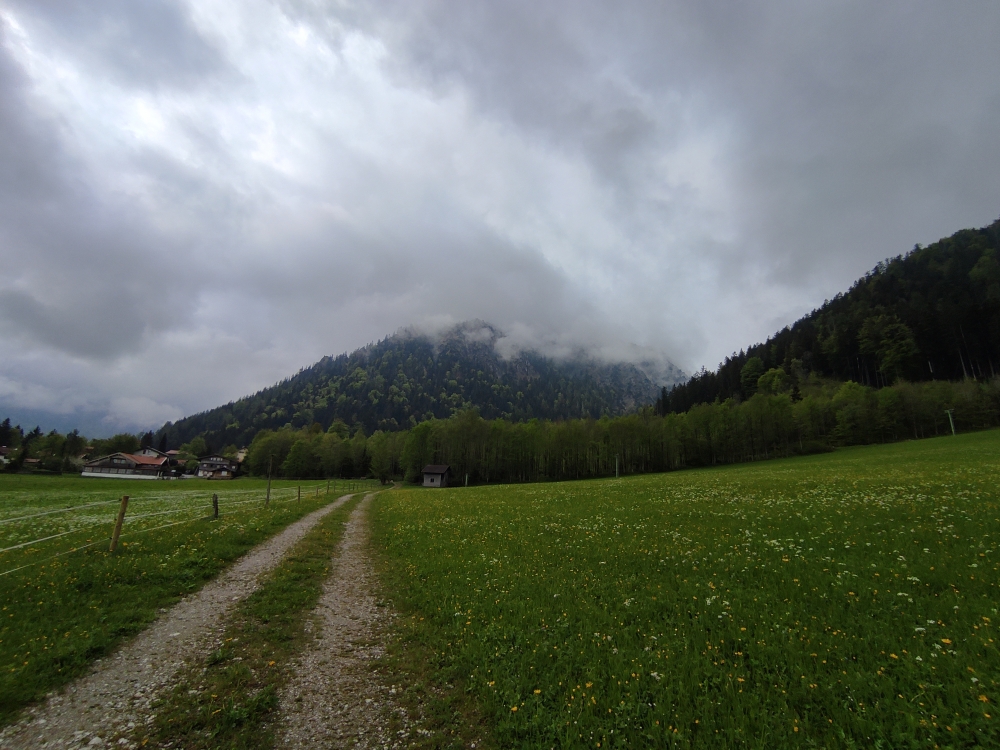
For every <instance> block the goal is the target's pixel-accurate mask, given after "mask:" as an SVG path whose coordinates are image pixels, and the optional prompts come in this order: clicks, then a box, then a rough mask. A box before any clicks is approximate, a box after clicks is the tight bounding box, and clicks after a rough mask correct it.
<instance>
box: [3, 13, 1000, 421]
mask: <svg viewBox="0 0 1000 750" xmlns="http://www.w3.org/2000/svg"><path fill="white" fill-rule="evenodd" d="M998 39H1000V4H998V3H996V2H993V1H992V0H990V1H988V2H987V1H984V2H953V3H941V2H914V1H913V0H907V1H906V2H902V1H901V2H879V3H872V2H850V1H849V0H836V1H835V2H821V1H818V0H817V1H812V2H807V3H803V2H801V1H800V0H795V1H794V2H793V1H789V2H766V3H765V2H739V3H735V2H731V1H728V0H727V1H726V2H721V1H720V2H715V1H713V0H690V1H689V2H664V1H662V0H657V1H655V2H654V1H652V0H651V1H650V2H616V3H607V2H583V1H581V0H572V1H568V0H567V1H566V2H561V1H559V0H550V1H548V2H537V0H533V1H531V2H528V1H524V2H520V1H514V2H505V1H501V0H482V1H477V0H462V1H457V0H456V1H454V2H449V3H445V2H434V1H433V0H429V1H424V0H399V1H398V2H393V1H389V2H359V3H354V2H351V1H350V0H340V1H331V2H324V1H323V0H273V1H268V0H191V1H190V2H186V1H185V0H90V1H89V2H86V3H81V2H79V1H78V0H0V417H2V416H4V415H5V414H12V415H19V416H21V417H22V418H24V419H28V418H32V419H34V418H35V417H36V416H37V417H38V419H42V420H43V421H44V420H48V422H49V424H48V425H45V424H43V427H45V426H57V427H60V428H61V429H65V428H66V427H69V426H73V425H75V424H78V425H80V426H81V427H84V428H85V430H86V431H87V432H88V433H89V434H96V433H98V432H104V433H110V432H114V431H117V430H119V429H129V430H135V429H138V428H145V427H155V426H157V425H159V424H162V423H163V422H164V421H165V420H168V419H171V420H172V419H177V418H179V417H181V416H184V415H186V414H190V413H192V412H195V411H199V410H202V409H205V408H209V407H212V406H216V405H219V404H221V403H225V402H226V401H229V400H231V399H235V398H238V397H240V396H242V395H245V394H247V393H250V392H253V391H255V390H257V389H259V388H261V387H264V386H267V385H270V384H272V383H273V382H275V381H277V380H279V379H281V378H283V377H285V376H287V375H290V374H292V373H294V372H296V371H297V370H298V369H299V368H301V367H303V366H307V365H309V364H311V363H312V362H314V361H316V360H317V359H319V358H320V357H321V356H323V355H325V354H337V353H340V352H343V351H347V350H352V349H354V348H356V347H358V346H361V345H364V344H366V343H367V342H369V341H373V340H377V339H379V338H381V337H383V336H385V335H386V334H389V333H392V332H393V331H395V330H397V329H399V328H401V327H404V326H412V325H416V326H422V327H424V328H428V329H433V328H435V327H440V326H442V325H445V324H448V323H452V322H458V321H461V320H466V319H471V318H481V319H484V320H487V321H490V322H493V323H494V324H496V325H498V326H500V327H501V328H502V329H504V330H506V331H507V332H508V333H510V334H511V336H513V337H515V338H517V339H518V340H519V341H523V342H525V343H528V344H531V343H536V344H541V345H543V346H544V347H546V348H547V349H548V350H558V348H560V347H561V348H566V347H577V346H587V347H589V348H591V350H592V351H595V352H597V353H601V354H603V355H605V356H609V357H614V356H631V355H633V354H634V353H635V352H637V351H646V352H650V351H652V352H660V353H662V354H663V355H665V356H666V357H669V358H670V359H671V360H672V361H673V362H674V363H676V364H677V365H678V366H679V367H681V368H683V369H685V370H686V371H688V372H692V371H694V370H697V369H698V368H700V367H701V366H702V365H706V366H708V367H710V368H711V367H714V366H715V365H717V364H718V362H719V361H720V360H721V359H722V358H723V357H724V356H725V355H726V354H728V353H730V352H732V351H734V350H738V349H740V348H742V347H744V346H746V345H748V344H751V343H753V342H756V341H759V340H763V339H764V338H765V337H767V336H768V335H769V334H771V333H773V332H774V331H775V330H777V329H779V328H780V327H782V326H784V325H785V324H787V323H791V322H792V321H793V320H795V319H796V318H797V317H799V316H800V315H802V314H804V313H806V312H808V311H809V310H811V309H813V308H814V307H816V306H818V305H820V304H822V302H823V300H824V299H825V298H828V297H831V296H833V295H834V294H836V293H837V292H838V291H842V290H844V289H846V288H847V286H849V285H850V283H851V282H852V281H853V280H854V279H855V278H857V277H858V276H860V275H862V274H863V273H864V272H865V271H867V270H869V269H870V268H871V267H872V266H874V265H875V263H877V262H878V261H879V260H881V259H883V258H885V257H887V256H893V255H897V254H899V253H903V252H906V251H907V250H908V249H910V248H911V247H912V246H913V245H914V243H918V242H919V243H923V244H927V243H929V242H933V241H934V240H936V239H938V238H939V237H942V236H945V235H948V234H951V233H952V232H954V231H956V230H958V229H961V228H965V227H976V226H983V225H985V224H988V223H990V222H992V221H993V220H995V219H996V218H997V217H998V216H1000V143H998V136H1000V44H998V43H997V40H998ZM553 347H555V349H553ZM38 415H41V416H38ZM57 415H61V416H57ZM32 426H33V423H32Z"/></svg>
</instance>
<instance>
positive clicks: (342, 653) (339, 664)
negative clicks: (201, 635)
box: [276, 495, 421, 748]
mask: <svg viewBox="0 0 1000 750" xmlns="http://www.w3.org/2000/svg"><path fill="white" fill-rule="evenodd" d="M372 497H373V495H368V496H366V497H365V499H364V500H363V501H362V502H361V503H360V504H359V505H358V507H357V508H355V509H354V511H353V512H352V513H351V518H350V520H349V521H348V523H347V527H346V528H345V529H344V536H343V539H342V540H341V542H340V545H339V547H338V549H337V554H336V556H335V558H334V561H333V568H332V570H331V573H330V576H329V578H327V581H326V584H325V585H324V587H323V594H322V595H321V597H320V601H319V604H318V605H317V607H316V610H315V611H314V613H313V618H312V621H311V623H310V624H309V626H308V627H311V628H312V630H313V632H314V633H315V635H316V640H315V641H314V643H313V645H312V646H311V647H310V648H308V649H306V650H305V651H304V652H303V653H302V655H301V656H300V657H299V659H298V660H297V662H296V663H295V664H294V665H293V666H292V674H293V676H292V678H291V680H290V682H289V684H288V686H287V687H286V688H285V690H284V691H283V693H282V695H281V704H280V705H281V709H280V710H281V716H282V718H281V720H280V722H279V724H278V726H277V727H276V729H277V731H276V736H277V743H276V744H277V747H278V748H329V747H352V748H397V747H407V746H408V745H409V742H408V739H409V737H410V735H411V732H413V731H415V732H416V733H421V731H420V729H419V727H418V726H417V724H419V721H411V720H410V718H409V717H408V716H407V714H406V711H405V710H404V709H403V708H401V707H400V706H399V704H398V702H397V701H396V700H395V696H396V694H397V690H401V688H397V687H396V686H395V685H389V684H386V681H385V680H383V679H381V677H380V676H379V675H378V674H377V673H376V672H375V671H374V670H373V667H374V661H375V660H376V659H378V658H380V657H381V656H382V655H383V654H384V652H385V646H384V644H385V639H386V633H387V629H388V626H389V625H390V623H391V617H392V615H391V612H390V611H389V609H388V608H387V607H385V606H379V604H378V597H377V593H376V592H377V581H376V578H375V574H374V573H373V572H372V570H371V565H370V563H369V560H368V513H367V511H368V506H369V504H370V503H371V499H372ZM317 631H318V632H317Z"/></svg>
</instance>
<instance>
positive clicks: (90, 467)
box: [80, 453, 170, 479]
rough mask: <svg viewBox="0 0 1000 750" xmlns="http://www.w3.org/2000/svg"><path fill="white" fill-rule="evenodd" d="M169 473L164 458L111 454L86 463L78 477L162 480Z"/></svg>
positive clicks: (168, 464)
mask: <svg viewBox="0 0 1000 750" xmlns="http://www.w3.org/2000/svg"><path fill="white" fill-rule="evenodd" d="M169 473H170V462H169V461H168V460H167V457H166V456H144V455H140V454H132V453H112V454H111V455H110V456H102V457H101V458H95V459H93V460H91V461H87V462H86V463H85V464H84V465H83V471H82V472H81V474H80V476H82V477H100V478H102V479H163V478H164V477H166V476H169Z"/></svg>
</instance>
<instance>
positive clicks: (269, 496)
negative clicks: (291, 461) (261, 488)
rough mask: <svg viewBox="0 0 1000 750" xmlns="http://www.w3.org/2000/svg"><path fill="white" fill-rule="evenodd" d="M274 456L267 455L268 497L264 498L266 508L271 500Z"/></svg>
mask: <svg viewBox="0 0 1000 750" xmlns="http://www.w3.org/2000/svg"><path fill="white" fill-rule="evenodd" d="M273 459H274V456H268V457H267V497H265V498H264V507H265V508H266V507H267V506H268V505H269V504H270V502H271V461H272V460H273Z"/></svg>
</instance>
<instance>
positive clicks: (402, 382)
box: [157, 321, 684, 450]
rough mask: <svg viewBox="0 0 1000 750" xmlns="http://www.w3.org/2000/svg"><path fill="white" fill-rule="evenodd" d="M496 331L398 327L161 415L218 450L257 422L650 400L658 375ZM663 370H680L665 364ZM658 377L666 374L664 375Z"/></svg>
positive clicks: (581, 412) (592, 406)
mask: <svg viewBox="0 0 1000 750" xmlns="http://www.w3.org/2000/svg"><path fill="white" fill-rule="evenodd" d="M501 338H502V334H501V333H500V332H499V331H497V330H496V329H495V328H493V327H492V326H490V325H488V324H485V323H482V322H481V321H475V322H470V323H464V324H462V325H459V326H457V327H455V328H454V329H452V330H451V331H449V332H448V333H446V334H445V335H444V336H442V337H440V338H435V339H432V338H430V337H427V336H423V335H417V334H413V333H399V334H396V335H394V336H390V337H388V338H386V339H384V340H382V341H380V342H378V343H376V344H370V345H368V346H366V347H363V348H361V349H358V350H357V351H354V352H352V353H350V354H342V355H340V356H338V357H324V358H323V359H322V360H320V361H319V362H317V363H316V364H315V365H313V366H312V367H309V368H307V369H305V370H302V371H301V372H299V373H298V374H297V375H295V376H294V377H292V378H290V379H288V380H285V381H283V382H281V383H278V384H277V385H275V386H272V387H270V388H265V389H264V390H262V391H259V392H258V393H255V394H254V395H252V396H248V397H246V398H242V399H240V400H238V401H235V402H233V403H229V404H227V405H225V406H221V407H218V408H216V409H212V410H210V411H206V412H203V413H201V414H196V415H194V416H191V417H186V418H185V419H182V420H179V421H178V422H175V423H172V424H171V423H169V422H168V423H167V424H165V425H164V426H163V427H162V428H161V429H160V431H159V432H158V433H157V440H159V438H160V437H161V436H163V435H166V439H167V444H168V445H169V446H171V447H176V446H178V445H180V444H182V443H185V442H187V441H189V440H191V439H192V438H194V437H196V436H198V435H201V436H203V437H204V438H205V440H206V441H207V442H208V444H209V445H210V446H212V447H213V448H215V449H216V450H218V449H220V448H222V447H223V446H225V445H237V446H239V445H249V443H250V441H251V440H252V439H253V437H254V435H255V434H257V432H258V431H259V430H262V429H265V428H270V429H277V428H280V427H283V426H285V425H291V426H292V427H303V426H308V425H311V424H313V423H314V422H318V423H319V424H320V425H321V426H322V427H323V428H324V429H326V428H327V427H328V426H329V425H330V424H331V423H332V422H333V421H335V420H338V419H339V420H342V421H343V422H345V423H346V424H348V425H361V426H362V427H364V429H365V431H366V432H368V433H369V434H370V433H371V432H373V431H374V430H376V429H381V430H395V429H400V428H404V427H411V426H413V425H415V424H417V423H418V422H420V421H423V420H426V419H430V418H432V417H437V418H444V417H449V416H451V415H452V414H454V413H456V412H457V411H460V410H462V409H467V408H470V407H475V408H477V409H478V410H479V412H480V414H481V415H482V416H483V417H485V418H487V419H494V418H498V417H502V418H505V419H508V420H512V421H521V420H527V419H531V418H535V417H537V418H541V419H554V420H558V419H569V418H574V417H595V418H596V417H601V416H603V415H612V416H614V415H619V414H624V413H626V412H629V411H631V410H634V409H635V408H637V407H639V406H642V405H645V404H651V403H652V402H653V401H654V399H655V398H656V395H657V393H658V391H659V386H661V385H663V384H664V383H662V382H661V383H654V382H653V380H652V379H651V378H650V377H649V376H648V375H646V374H645V373H644V372H643V371H642V370H641V369H640V368H639V367H637V366H635V365H633V364H628V363H618V364H606V363H601V362H597V361H593V360H589V359H586V358H583V357H581V358H577V359H575V360H569V361H557V360H553V359H550V358H547V357H544V356H542V355H540V354H538V353H536V352H521V353H519V354H517V355H515V356H513V357H511V358H509V359H505V358H504V357H503V356H501V354H500V352H499V351H498V349H497V343H498V342H499V341H500V340H501ZM666 377H667V378H672V380H675V381H677V380H681V379H682V378H683V377H684V375H683V373H681V372H680V371H679V370H676V369H673V370H670V369H669V368H668V370H667V373H666ZM666 384H668V385H669V384H671V382H670V381H667V382H666Z"/></svg>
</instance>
